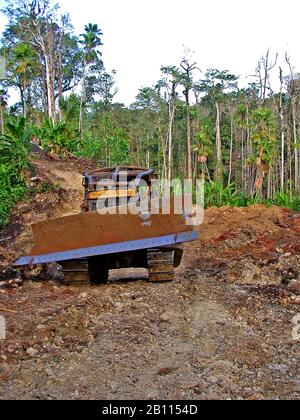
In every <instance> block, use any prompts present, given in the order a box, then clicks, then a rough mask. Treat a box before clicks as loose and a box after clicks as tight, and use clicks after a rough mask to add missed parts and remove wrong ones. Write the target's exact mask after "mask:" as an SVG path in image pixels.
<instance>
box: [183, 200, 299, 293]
mask: <svg viewBox="0 0 300 420" xmlns="http://www.w3.org/2000/svg"><path fill="white" fill-rule="evenodd" d="M199 233H200V238H199V240H198V241H196V242H195V243H193V244H191V245H190V247H191V248H192V249H193V251H192V252H191V253H189V255H188V256H187V259H186V264H187V267H186V268H188V269H192V270H194V269H197V270H199V271H200V272H203V273H208V274H210V275H213V276H215V278H216V279H219V280H222V281H226V282H230V283H236V284H252V285H253V284H256V285H273V284H276V285H280V284H283V283H285V282H286V283H289V282H292V281H297V280H299V279H300V278H299V273H300V261H299V256H298V255H299V252H300V217H299V213H294V212H291V211H288V210H284V209H280V208H278V207H275V206H273V207H270V208H267V207H265V206H261V205H256V206H252V207H249V208H228V207H223V208H220V209H218V208H211V209H208V210H207V211H206V213H205V221H204V224H203V225H202V226H201V227H200V228H199Z"/></svg>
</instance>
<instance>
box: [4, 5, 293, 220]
mask: <svg viewBox="0 0 300 420" xmlns="http://www.w3.org/2000/svg"><path fill="white" fill-rule="evenodd" d="M2 13H4V14H5V15H6V17H7V25H6V27H5V28H2V30H1V32H2V37H1V48H0V56H1V57H3V59H2V60H1V61H0V63H2V71H1V68H0V77H1V73H2V77H1V79H2V80H1V85H0V201H1V205H0V217H1V220H0V225H1V226H2V225H3V224H4V223H5V222H6V221H7V217H8V214H9V210H10V208H11V207H12V205H13V204H14V203H15V202H16V201H17V200H18V199H20V198H22V197H24V195H26V194H27V192H28V188H27V185H26V177H25V176H24V171H26V170H28V168H30V161H29V151H30V147H32V146H31V144H32V142H33V143H38V144H39V145H40V146H41V147H42V148H43V149H44V150H45V152H46V153H48V154H49V155H51V154H55V155H58V156H61V157H66V156H68V155H75V156H78V157H86V158H89V159H93V160H94V161H95V162H97V164H98V165H99V166H112V165H116V164H119V163H130V164H135V165H140V166H145V167H148V166H151V167H154V168H156V170H157V171H158V173H159V174H160V176H162V177H164V178H168V179H173V178H175V177H178V178H182V179H183V178H192V179H194V180H195V179H199V178H200V179H205V181H206V205H224V204H228V205H248V204H251V203H256V202H265V203H267V204H272V203H275V204H279V205H282V206H285V207H292V208H295V209H298V208H299V209H300V200H299V193H300V154H299V150H300V141H299V135H300V106H299V105H300V103H299V98H300V75H299V74H297V73H295V71H294V68H293V63H292V59H291V58H290V57H289V56H288V55H287V54H286V55H285V57H284V58H285V60H284V62H285V64H284V66H282V67H281V66H280V65H279V64H278V56H277V55H276V54H273V53H272V52H271V51H267V52H266V54H265V55H264V56H263V57H262V58H260V60H259V62H258V65H257V68H256V72H255V74H254V75H253V77H252V81H251V83H249V84H248V85H247V86H246V87H241V82H240V80H239V77H238V76H236V75H234V74H231V72H230V71H228V70H222V69H214V68H211V69H208V70H207V71H205V72H201V71H200V69H199V67H201V63H197V62H196V61H195V60H194V59H193V58H192V57H191V56H190V54H189V53H188V52H187V53H186V55H185V56H183V58H182V61H181V62H179V63H173V64H172V63H171V64H170V65H163V66H162V67H161V79H160V80H158V81H157V82H156V83H154V84H153V86H149V87H142V88H141V89H140V90H139V92H138V93H137V96H136V100H135V102H134V103H133V104H131V105H130V106H125V105H124V104H121V103H118V102H116V101H115V97H116V94H117V93H118V88H117V86H116V82H115V75H116V72H115V71H112V72H111V73H109V72H107V71H106V69H105V63H104V58H103V57H102V53H101V48H102V45H103V43H102V42H103V34H102V31H101V28H100V27H99V26H98V24H94V23H93V24H92V23H87V25H86V26H85V28H83V30H82V34H80V35H77V34H75V32H74V28H73V26H72V23H71V18H70V16H69V15H68V14H63V13H62V11H61V9H60V7H59V5H57V4H53V3H52V1H50V0H13V1H12V0H8V1H7V2H6V6H5V8H4V10H2ZM4 62H5V69H4V68H3V67H4V66H3V63H4ZM274 80H275V83H274ZM272 83H274V84H275V85H276V89H273V87H272ZM12 92H14V93H13V94H14V96H16V97H18V98H19V101H18V102H17V103H15V104H14V105H13V106H8V103H9V95H11V94H12ZM16 93H17V94H16Z"/></svg>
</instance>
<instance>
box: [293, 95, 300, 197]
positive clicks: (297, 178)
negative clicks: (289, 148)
mask: <svg viewBox="0 0 300 420" xmlns="http://www.w3.org/2000/svg"><path fill="white" fill-rule="evenodd" d="M292 120H293V137H294V149H295V150H294V158H295V190H296V192H299V153H298V147H297V121H296V98H295V97H293V98H292Z"/></svg>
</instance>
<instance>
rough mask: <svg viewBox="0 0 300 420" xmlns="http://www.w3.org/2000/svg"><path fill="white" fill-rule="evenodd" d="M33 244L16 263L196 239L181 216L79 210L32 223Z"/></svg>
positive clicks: (75, 256)
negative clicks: (105, 213)
mask: <svg viewBox="0 0 300 420" xmlns="http://www.w3.org/2000/svg"><path fill="white" fill-rule="evenodd" d="M32 229H33V236H34V243H35V244H34V247H33V249H32V251H31V252H30V254H29V256H28V257H26V258H22V259H20V260H18V261H17V262H16V265H25V264H37V263H44V262H52V261H63V260H65V259H72V258H73V259H74V258H81V257H82V258H84V257H88V256H93V255H103V254H106V253H108V254H112V253H117V252H125V251H131V250H137V249H147V248H152V247H159V246H165V245H173V244H175V243H183V242H187V241H190V240H195V239H196V238H197V234H196V232H191V227H190V226H187V225H186V223H185V219H184V217H183V216H182V215H174V214H171V215H163V214H157V215H149V216H147V217H145V216H142V215H132V214H126V215H125V214H116V215H115V214H107V215H100V214H98V213H97V212H95V213H82V214H78V215H76V216H69V217H64V218H61V219H54V220H50V221H47V222H42V223H38V224H36V225H34V226H33V228H32Z"/></svg>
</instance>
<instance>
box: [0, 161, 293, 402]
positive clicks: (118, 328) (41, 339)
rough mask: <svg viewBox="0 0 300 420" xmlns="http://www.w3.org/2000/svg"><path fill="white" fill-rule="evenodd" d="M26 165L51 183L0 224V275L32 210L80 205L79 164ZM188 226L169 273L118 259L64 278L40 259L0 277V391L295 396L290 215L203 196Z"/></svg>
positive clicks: (58, 212) (36, 215) (65, 210)
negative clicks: (104, 279) (89, 277)
mask: <svg viewBox="0 0 300 420" xmlns="http://www.w3.org/2000/svg"><path fill="white" fill-rule="evenodd" d="M33 163H34V165H35V167H36V168H37V172H38V176H39V177H41V178H43V179H44V178H46V179H47V180H48V181H51V182H52V183H53V185H55V188H54V191H52V192H47V193H41V194H40V195H39V196H36V197H33V198H32V199H31V200H30V201H27V202H25V203H21V204H19V205H18V207H17V209H16V210H15V212H14V214H13V216H12V219H11V223H10V225H9V227H8V228H7V229H6V230H5V231H4V232H1V234H0V265H1V267H0V268H1V274H0V277H1V276H2V278H6V279H7V278H10V276H11V278H12V279H13V278H16V276H17V275H16V273H14V272H12V271H11V270H10V268H9V266H10V264H11V262H12V261H13V260H14V259H15V258H17V257H19V256H21V255H23V254H24V253H25V252H27V251H28V250H29V249H30V247H31V244H32V243H31V242H32V240H31V233H30V224H31V223H32V222H36V221H39V220H45V219H47V218H51V217H58V216H62V215H67V214H72V213H77V212H78V210H79V207H80V203H81V199H82V187H81V172H82V170H83V169H84V167H85V166H86V165H87V163H86V162H83V161H76V160H73V161H68V162H61V161H50V160H48V159H45V158H42V157H35V158H34V160H33ZM199 231H200V238H199V240H198V241H196V242H194V243H192V244H188V245H186V248H185V257H184V261H183V264H182V266H181V267H180V268H179V270H178V271H177V275H176V281H175V282H174V283H167V284H149V283H148V282H147V272H146V271H145V270H122V271H114V272H112V273H111V277H110V283H109V284H108V285H104V286H100V287H93V288H86V287H82V288H72V287H65V286H63V285H61V283H60V274H59V272H58V271H57V267H56V266H48V267H44V268H38V269H37V270H33V271H31V272H27V273H23V280H24V283H23V285H22V286H21V287H16V288H9V289H0V315H1V316H4V317H5V320H6V325H7V338H6V340H2V341H0V399H191V400H193V399H250V400H255V399H299V397H300V341H296V340H295V337H294V339H293V337H292V331H293V328H294V326H293V323H292V321H293V319H294V317H295V316H296V315H298V314H300V283H299V281H300V275H299V273H300V253H299V251H300V214H298V213H293V212H289V211H286V210H282V209H279V208H276V207H272V208H269V209H267V208H265V207H263V206H254V207H251V208H249V209H232V208H221V209H215V208H212V209H209V210H207V212H206V217H205V223H204V225H203V226H201V227H200V228H199ZM0 281H1V278H0Z"/></svg>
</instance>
